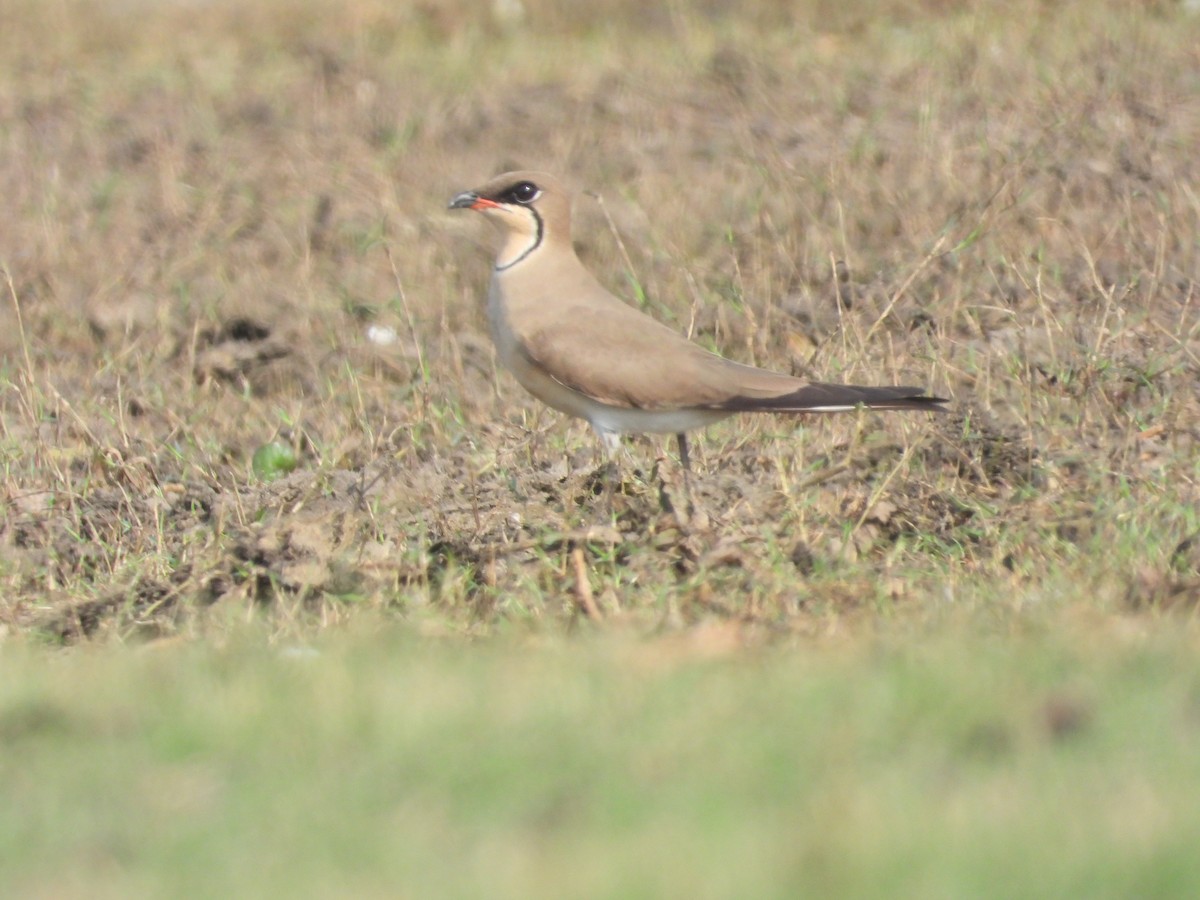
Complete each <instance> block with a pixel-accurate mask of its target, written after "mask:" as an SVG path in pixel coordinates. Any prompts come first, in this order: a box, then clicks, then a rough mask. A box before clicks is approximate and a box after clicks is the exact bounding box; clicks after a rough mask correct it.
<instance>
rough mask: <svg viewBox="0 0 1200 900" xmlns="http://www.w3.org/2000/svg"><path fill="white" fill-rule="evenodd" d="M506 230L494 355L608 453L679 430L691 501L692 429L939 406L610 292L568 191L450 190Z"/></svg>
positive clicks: (531, 177)
mask: <svg viewBox="0 0 1200 900" xmlns="http://www.w3.org/2000/svg"><path fill="white" fill-rule="evenodd" d="M449 209H451V210H462V209H469V210H474V211H476V212H479V213H482V214H483V216H484V217H485V218H486V219H488V220H489V221H490V222H491V223H492V224H493V225H496V226H497V227H498V228H499V230H500V234H501V242H500V249H499V253H498V254H497V256H496V261H495V265H494V267H493V269H492V275H491V282H490V285H489V287H488V294H487V318H488V325H489V329H490V331H491V337H492V341H493V342H494V344H495V346H496V351H497V355H498V356H499V358H500V361H501V363H502V364H503V365H504V366H505V368H507V369H508V370H509V371H510V372H512V374H513V375H514V376H515V377H516V379H517V381H518V382H519V383H520V384H521V386H522V387H524V388H525V389H526V390H527V391H529V393H530V394H532V395H533V396H534V397H536V398H537V399H538V400H540V401H542V402H543V403H545V404H546V405H548V406H550V407H552V408H554V409H556V410H558V411H560V412H563V413H566V414H567V415H570V416H576V417H578V418H581V419H584V420H586V421H587V422H588V423H589V424H590V425H591V426H592V429H593V430H594V431H595V432H596V434H597V435H598V436H599V438H600V439H601V441H603V443H604V445H605V447H606V448H607V449H608V450H609V452H610V453H611V452H613V451H615V450H616V448H617V447H618V446H619V443H620V436H621V435H622V434H629V433H652V434H674V435H675V437H676V441H677V444H678V448H679V461H680V464H681V466H682V468H683V473H684V489H685V493H686V495H687V498H688V502H689V505H690V503H691V484H690V471H691V462H690V458H689V453H688V438H687V433H688V432H689V431H692V430H694V429H697V428H703V427H705V426H707V425H711V424H713V423H714V422H718V421H720V420H721V419H725V418H727V417H729V416H732V415H735V414H737V413H751V412H770V413H804V414H808V413H835V412H848V411H851V410H855V409H859V408H863V407H865V408H866V409H875V410H917V411H944V404H945V403H947V402H948V401H947V400H945V399H943V398H941V397H932V396H928V395H927V394H926V393H925V391H924V390H923V389H921V388H917V387H900V386H897V387H859V386H855V385H845V384H828V383H823V382H816V381H805V380H804V379H801V378H796V377H794V376H792V375H785V374H782V373H779V372H773V371H770V370H767V369H760V368H757V367H755V366H750V365H745V364H742V363H738V362H734V361H733V360H729V359H726V358H725V357H722V356H719V355H717V354H716V353H712V352H710V351H708V350H706V349H705V348H703V347H701V346H699V345H698V344H695V343H693V342H692V341H690V340H688V339H687V338H686V337H684V336H683V335H682V334H680V333H679V332H677V331H675V330H674V329H672V328H670V327H669V326H667V325H665V324H663V323H662V322H659V321H658V320H656V319H654V318H652V317H651V316H649V315H647V314H646V313H644V312H642V311H641V310H639V309H637V308H636V307H634V306H631V305H630V304H628V303H626V302H625V301H624V300H621V299H620V298H618V297H617V296H615V295H614V294H612V293H610V292H609V291H608V289H606V288H605V287H604V286H603V285H602V284H601V283H600V282H599V281H597V280H596V278H595V276H594V275H592V273H591V272H590V271H588V269H587V268H585V267H584V265H583V263H582V262H581V261H580V259H579V257H578V255H576V252H575V247H574V245H573V243H572V240H571V195H570V193H569V192H568V191H567V190H566V188H565V187H564V186H563V184H562V182H560V181H559V179H558V178H556V177H555V176H553V175H551V174H548V173H545V172H535V171H518V172H507V173H505V174H503V175H497V176H496V177H495V178H492V179H491V180H490V181H488V182H487V183H485V184H483V185H481V186H480V187H478V188H475V189H473V190H466V191H462V192H460V193H458V194H455V195H454V197H453V198H451V200H450V204H449Z"/></svg>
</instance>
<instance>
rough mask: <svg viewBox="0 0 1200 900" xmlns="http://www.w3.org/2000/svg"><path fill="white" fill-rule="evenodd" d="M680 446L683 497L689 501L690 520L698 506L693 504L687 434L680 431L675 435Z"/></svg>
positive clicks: (688, 512)
mask: <svg viewBox="0 0 1200 900" xmlns="http://www.w3.org/2000/svg"><path fill="white" fill-rule="evenodd" d="M675 440H676V442H677V443H678V444H679V464H680V465H681V466H683V497H684V499H685V500H686V501H687V514H688V517H689V518H690V517H691V516H692V515H693V514H694V513H695V512H696V504H695V503H693V502H692V461H691V459H690V458H689V457H688V442H687V434H685V433H684V432H682V431H680V432H679V433H677V434H676V435H675Z"/></svg>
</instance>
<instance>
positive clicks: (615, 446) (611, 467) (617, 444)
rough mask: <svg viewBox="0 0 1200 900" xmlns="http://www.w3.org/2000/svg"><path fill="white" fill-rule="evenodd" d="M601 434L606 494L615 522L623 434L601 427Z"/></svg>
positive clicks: (612, 520) (610, 516)
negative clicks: (616, 482) (615, 482)
mask: <svg viewBox="0 0 1200 900" xmlns="http://www.w3.org/2000/svg"><path fill="white" fill-rule="evenodd" d="M596 432H597V434H599V435H600V440H601V442H603V444H604V450H605V457H606V460H605V463H604V496H605V499H606V501H607V506H608V519H609V521H610V522H615V521H616V519H617V507H616V500H615V494H616V487H615V486H614V484H613V482H614V481H615V480H616V479H617V478H618V477H619V476H620V474H621V471H620V466H619V462H618V457H619V454H620V451H621V435H620V434H618V433H617V432H615V431H606V430H603V429H600V428H597V429H596Z"/></svg>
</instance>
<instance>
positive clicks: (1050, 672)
mask: <svg viewBox="0 0 1200 900" xmlns="http://www.w3.org/2000/svg"><path fill="white" fill-rule="evenodd" d="M1142 627H1143V626H1141V625H1139V626H1138V629H1139V631H1138V633H1136V634H1134V633H1130V634H1118V633H1116V632H1115V631H1110V632H1108V633H1107V634H1106V635H1105V636H1103V637H1101V636H1099V635H1098V634H1097V631H1096V629H1095V628H1094V627H1092V626H1088V627H1086V628H1085V629H1080V630H1074V631H1068V632H1056V631H1050V630H1046V631H1044V632H1041V631H1038V630H1037V629H1036V628H1031V627H1029V626H1028V624H1027V625H1026V629H1027V633H1024V634H1004V635H1000V634H994V635H988V634H980V633H975V634H972V635H969V636H964V634H963V632H962V630H961V629H957V628H956V629H955V630H954V631H953V633H951V632H949V631H943V632H940V633H937V634H930V635H925V636H918V635H912V634H895V633H893V634H884V635H882V636H876V637H874V638H871V639H869V640H863V639H854V640H853V641H849V642H838V641H832V640H831V641H829V642H824V643H822V644H820V645H816V646H811V647H808V648H805V649H803V650H802V651H797V650H796V649H795V648H791V649H785V648H781V647H773V648H771V649H769V650H760V651H748V650H745V649H735V648H733V646H732V644H731V642H730V640H729V639H728V638H729V635H728V634H727V633H726V632H725V631H724V629H723V627H714V629H712V630H710V631H705V630H700V631H696V632H692V633H690V634H689V635H687V636H679V635H675V636H672V637H669V638H665V639H661V640H657V641H645V640H638V641H631V640H629V639H627V638H616V637H612V636H608V637H604V638H586V637H585V638H581V639H580V640H579V641H577V642H575V643H569V644H568V643H564V642H562V641H560V640H556V641H544V640H539V641H537V642H532V643H527V642H525V641H520V642H516V641H514V642H508V641H506V640H504V639H499V640H496V641H492V642H488V643H486V644H484V645H480V646H468V645H464V644H462V643H461V642H458V641H454V642H444V643H443V642H439V641H434V642H430V641H429V640H428V639H417V638H414V637H411V636H408V635H406V634H401V633H398V632H397V631H396V630H394V629H385V630H384V631H383V632H382V636H380V635H375V636H367V635H365V634H360V635H357V636H353V635H343V636H341V637H339V638H335V639H329V640H327V641H326V642H324V643H322V644H320V645H319V646H317V647H299V646H296V647H279V646H268V645H267V644H266V643H265V642H264V641H262V640H259V639H258V638H257V637H245V636H242V637H236V636H235V637H234V638H233V639H232V640H231V642H230V644H229V645H228V646H226V647H224V648H221V649H215V648H212V647H202V646H183V647H175V648H174V649H167V648H163V647H159V648H157V649H147V650H145V651H139V652H136V653H130V652H129V651H128V649H119V648H113V647H108V648H100V649H95V650H88V651H85V652H76V653H72V654H70V655H66V656H60V657H57V658H55V659H53V660H47V658H46V657H45V656H44V655H41V654H34V653H29V652H25V651H21V652H9V653H6V654H5V656H4V657H3V659H0V741H2V742H3V745H4V751H5V752H4V753H3V755H2V756H0V760H2V762H0V766H3V775H2V777H0V792H2V793H0V810H2V812H0V830H2V831H0V846H2V847H3V848H4V863H3V887H4V895H5V896H9V897H16V896H45V897H49V896H54V897H72V896H80V897H82V896H87V897H136V896H159V897H163V896H173V897H179V896H242V897H248V896H358V897H396V896H439V897H445V896H451V897H453V896H462V897H467V896H470V897H479V896H488V897H529V896H556V897H564V896H580V897H583V896H588V897H597V896H611V897H617V896H620V897H633V896H689V897H706V896H743V897H772V896H776V897H797V896H824V897H832V896H839V897H844V896H922V897H930V896H957V897H967V896H971V897H986V896H993V897H1002V896H1003V897H1014V896H1022V897H1030V896H1088V897H1103V896H1113V897H1116V896H1121V897H1130V896H1139V897H1150V896H1187V895H1191V894H1193V893H1194V892H1195V890H1196V889H1197V887H1198V886H1200V857H1198V856H1197V854H1196V853H1195V852H1194V848H1195V846H1196V842H1197V839H1198V838H1200V805H1197V804H1196V802H1195V796H1194V793H1193V792H1192V791H1190V790H1185V789H1181V786H1184V785H1189V784H1195V783H1197V777H1198V776H1200V754H1197V753H1196V751H1195V747H1196V742H1197V739H1198V738H1200V665H1198V664H1197V662H1196V659H1195V640H1194V635H1192V634H1191V633H1190V631H1191V630H1190V629H1182V630H1181V633H1179V634H1173V633H1172V632H1173V631H1174V629H1171V628H1164V629H1162V630H1161V631H1159V632H1158V633H1157V634H1156V635H1150V634H1146V633H1143V632H1142V631H1141V629H1142ZM917 638H919V639H917Z"/></svg>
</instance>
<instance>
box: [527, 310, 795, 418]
mask: <svg viewBox="0 0 1200 900" xmlns="http://www.w3.org/2000/svg"><path fill="white" fill-rule="evenodd" d="M564 313H565V314H563V315H558V316H556V317H555V321H554V322H553V324H552V325H550V324H547V325H544V326H543V327H542V328H540V329H538V330H536V331H534V332H533V333H531V334H529V335H527V336H526V339H525V341H524V346H523V347H522V352H524V353H525V354H526V356H527V357H528V358H529V360H530V361H531V362H533V363H534V364H536V365H538V366H540V367H541V368H542V369H543V370H545V371H546V372H547V373H548V374H549V375H550V376H551V377H552V378H554V380H555V381H558V382H559V383H560V384H563V385H565V386H566V387H569V388H571V389H572V390H575V391H578V392H579V393H581V394H584V395H585V396H587V397H590V398H592V399H593V400H596V401H598V402H600V403H604V404H607V405H609V406H615V407H618V408H625V409H629V408H633V409H646V410H666V409H721V408H724V407H725V405H726V404H729V403H730V402H732V401H733V400H734V399H735V398H737V397H747V398H753V399H755V400H759V401H766V400H769V399H770V398H773V397H778V396H781V395H784V394H788V393H791V392H794V391H796V390H798V389H800V388H803V387H804V385H805V382H803V381H801V380H800V379H797V378H792V377H791V376H789V375H781V374H778V373H775V372H767V371H765V370H763V369H757V368H754V367H753V366H744V365H740V364H738V363H735V362H731V361H730V360H727V359H724V358H722V357H720V356H717V355H716V354H713V353H709V352H708V351H707V350H705V349H704V348H703V347H700V346H698V345H696V344H693V343H692V342H691V341H688V340H687V339H686V338H684V337H683V336H682V335H680V334H678V333H677V332H675V331H673V330H672V329H671V328H669V327H667V326H666V325H663V324H662V323H660V322H658V321H656V320H654V319H652V318H650V317H649V316H647V315H645V314H644V313H642V312H640V311H638V310H636V309H634V308H633V307H630V306H626V305H625V304H619V305H617V304H612V305H605V306H602V307H595V306H592V305H580V306H576V307H573V308H571V309H569V310H565V311H564Z"/></svg>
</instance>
